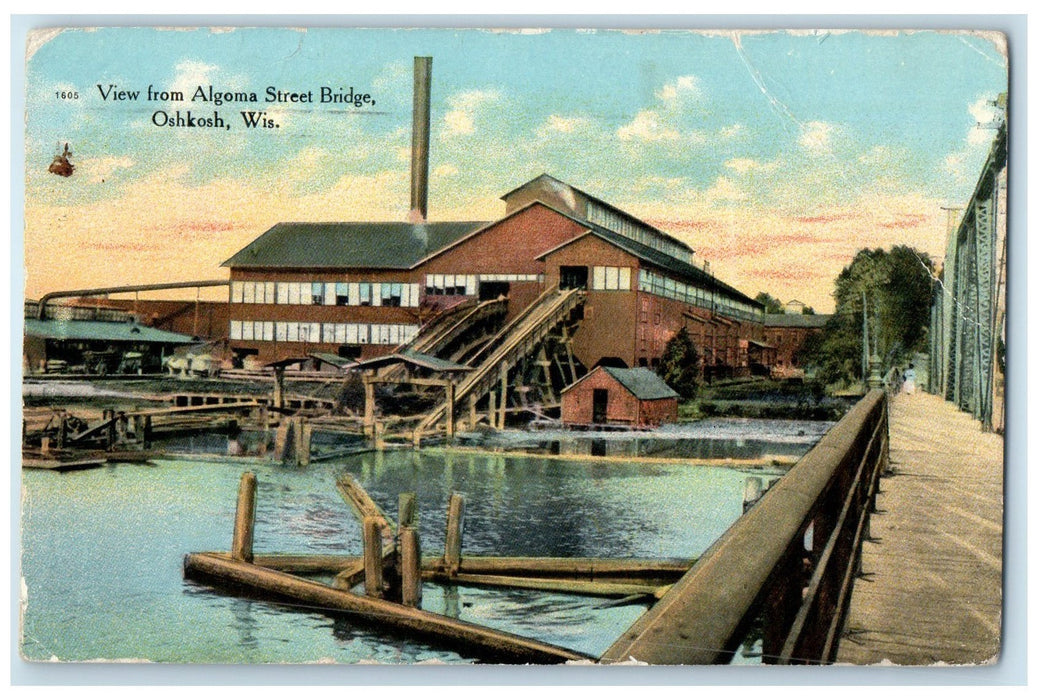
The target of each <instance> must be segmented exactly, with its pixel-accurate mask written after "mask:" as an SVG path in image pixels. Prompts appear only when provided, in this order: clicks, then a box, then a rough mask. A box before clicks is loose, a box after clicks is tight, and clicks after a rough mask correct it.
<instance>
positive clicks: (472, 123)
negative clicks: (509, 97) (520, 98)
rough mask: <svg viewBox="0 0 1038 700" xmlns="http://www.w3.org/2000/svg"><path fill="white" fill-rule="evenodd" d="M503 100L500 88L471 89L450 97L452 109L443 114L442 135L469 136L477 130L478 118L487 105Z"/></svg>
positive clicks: (449, 102) (448, 102)
mask: <svg viewBox="0 0 1038 700" xmlns="http://www.w3.org/2000/svg"><path fill="white" fill-rule="evenodd" d="M500 100H501V93H500V91H498V90H469V91H467V92H462V93H458V94H456V95H453V96H452V97H450V98H448V100H447V104H448V106H449V107H450V109H449V110H448V111H447V113H446V114H444V115H443V123H444V127H445V128H444V130H443V133H442V136H444V137H450V136H467V135H469V134H473V133H475V131H476V119H477V117H478V116H480V115H481V114H482V113H483V112H485V111H486V110H487V107H489V106H491V105H493V104H494V103H496V102H499V101H500Z"/></svg>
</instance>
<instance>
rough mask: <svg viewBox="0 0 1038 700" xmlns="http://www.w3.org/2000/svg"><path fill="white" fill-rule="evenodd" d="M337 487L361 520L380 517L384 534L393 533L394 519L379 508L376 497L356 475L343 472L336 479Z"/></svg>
mask: <svg viewBox="0 0 1038 700" xmlns="http://www.w3.org/2000/svg"><path fill="white" fill-rule="evenodd" d="M335 487H336V488H337V489H338V490H339V495H341V496H342V498H343V500H345V501H346V503H348V504H349V506H350V508H352V509H353V512H354V514H356V516H357V518H358V519H359V520H361V521H363V520H364V518H378V519H380V520H381V521H382V527H383V530H384V531H385V532H384V534H386V535H387V536H389V535H391V534H392V530H393V529H394V527H395V525H394V523H393V521H392V520H390V519H389V516H387V515H386V514H385V512H384V511H383V510H382V509H381V508H379V506H378V504H377V503H375V501H374V499H373V498H371V496H370V495H368V492H367V491H365V490H364V487H363V486H361V485H360V482H358V481H357V479H356V477H354V476H353V475H352V474H348V473H347V474H341V475H339V477H338V478H337V479H336V480H335Z"/></svg>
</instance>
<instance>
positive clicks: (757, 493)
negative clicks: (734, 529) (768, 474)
mask: <svg viewBox="0 0 1038 700" xmlns="http://www.w3.org/2000/svg"><path fill="white" fill-rule="evenodd" d="M763 490H764V480H763V479H761V478H760V477H759V476H748V477H746V483H745V484H743V488H742V512H743V513H745V512H746V511H748V510H749V509H750V508H752V507H753V504H754V503H756V502H757V501H759V500H760V497H761V493H762V491H763Z"/></svg>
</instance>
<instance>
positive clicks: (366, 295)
mask: <svg viewBox="0 0 1038 700" xmlns="http://www.w3.org/2000/svg"><path fill="white" fill-rule="evenodd" d="M357 289H358V292H357V295H358V296H357V299H358V302H357V303H358V304H359V305H360V306H371V283H370V282H361V283H360V284H358V285H357Z"/></svg>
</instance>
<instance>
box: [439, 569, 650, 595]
mask: <svg viewBox="0 0 1038 700" xmlns="http://www.w3.org/2000/svg"><path fill="white" fill-rule="evenodd" d="M431 578H432V580H434V581H443V582H445V583H446V582H450V583H460V584H467V585H470V586H489V587H492V588H527V589H530V590H536V591H556V592H558V593H572V594H575V595H588V596H602V597H605V598H625V597H628V596H632V595H640V596H645V597H654V598H659V597H662V595H663V594H662V593H659V594H658V595H657V592H658V591H659V590H660V587H659V586H646V585H639V584H634V583H603V582H600V581H577V580H574V579H564V578H530V577H519V576H487V575H484V574H461V573H458V574H453V575H447V574H444V573H436V574H434V575H433V576H432V577H431Z"/></svg>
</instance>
